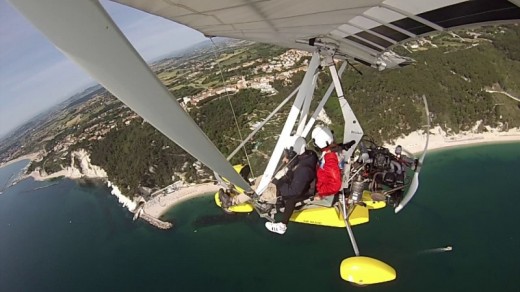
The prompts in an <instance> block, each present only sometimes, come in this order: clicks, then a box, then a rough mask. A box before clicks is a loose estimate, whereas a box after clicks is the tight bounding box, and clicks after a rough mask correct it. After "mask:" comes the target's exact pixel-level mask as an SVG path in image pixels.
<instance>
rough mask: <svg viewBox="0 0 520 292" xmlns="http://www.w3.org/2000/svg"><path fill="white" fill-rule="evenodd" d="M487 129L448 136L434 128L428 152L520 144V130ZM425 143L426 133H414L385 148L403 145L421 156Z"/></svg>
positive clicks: (438, 128) (431, 130)
mask: <svg viewBox="0 0 520 292" xmlns="http://www.w3.org/2000/svg"><path fill="white" fill-rule="evenodd" d="M486 128H487V132H484V133H474V132H473V131H465V132H461V133H459V134H457V135H448V134H447V133H446V132H445V131H443V130H442V129H441V127H439V126H437V127H434V128H432V129H430V141H429V143H428V151H432V150H440V149H445V148H451V147H460V146H468V145H475V144H492V143H506V142H520V128H512V129H509V131H504V132H499V131H498V130H497V129H494V128H490V127H486ZM425 143H426V135H425V133H424V131H414V132H412V133H411V134H410V135H407V136H402V137H399V138H397V139H395V140H394V143H391V144H390V143H387V144H385V145H384V147H387V148H388V149H390V150H391V151H392V152H393V150H394V149H395V147H396V146H397V145H401V146H402V147H403V148H404V149H406V150H407V151H409V152H411V153H414V154H421V153H422V152H423V150H424V145H425Z"/></svg>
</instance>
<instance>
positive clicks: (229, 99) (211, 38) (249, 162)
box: [209, 37, 255, 177]
mask: <svg viewBox="0 0 520 292" xmlns="http://www.w3.org/2000/svg"><path fill="white" fill-rule="evenodd" d="M209 40H210V41H211V43H212V44H213V47H214V50H213V55H214V57H215V62H216V63H217V66H218V70H219V73H220V78H221V79H222V84H224V92H225V93H226V97H227V100H228V102H229V106H230V107H231V112H232V113H233V119H234V121H235V126H236V127H237V130H238V136H239V137H240V141H243V140H244V139H243V138H242V132H241V131H240V127H239V125H238V120H237V117H236V114H235V109H234V108H233V103H232V102H231V98H230V97H229V93H228V85H227V82H226V80H225V79H224V74H223V73H222V66H221V65H220V62H219V61H218V56H217V49H218V47H217V45H216V44H215V42H214V41H213V37H210V38H209ZM243 149H244V154H245V155H246V160H247V164H248V165H249V168H250V169H251V176H252V177H255V174H254V172H253V166H252V165H251V161H250V160H249V155H248V154H247V150H246V147H245V145H244V147H243Z"/></svg>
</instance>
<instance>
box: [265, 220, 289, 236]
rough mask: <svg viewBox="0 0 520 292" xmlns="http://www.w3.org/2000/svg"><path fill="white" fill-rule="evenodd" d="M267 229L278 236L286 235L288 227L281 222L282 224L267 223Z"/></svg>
mask: <svg viewBox="0 0 520 292" xmlns="http://www.w3.org/2000/svg"><path fill="white" fill-rule="evenodd" d="M265 228H267V230H269V231H271V232H274V233H278V234H284V233H285V231H286V230H287V226H286V225H285V224H283V223H282V222H280V223H271V222H265Z"/></svg>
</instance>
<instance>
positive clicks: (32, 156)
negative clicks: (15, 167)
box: [0, 152, 40, 167]
mask: <svg viewBox="0 0 520 292" xmlns="http://www.w3.org/2000/svg"><path fill="white" fill-rule="evenodd" d="M39 155H40V153H38V152H34V153H29V154H25V155H23V156H20V157H18V158H15V159H12V160H9V161H7V162H4V163H0V167H4V166H8V165H10V164H13V163H16V162H18V161H22V160H26V159H28V160H30V162H32V161H34V160H36V159H37V158H38V156H39Z"/></svg>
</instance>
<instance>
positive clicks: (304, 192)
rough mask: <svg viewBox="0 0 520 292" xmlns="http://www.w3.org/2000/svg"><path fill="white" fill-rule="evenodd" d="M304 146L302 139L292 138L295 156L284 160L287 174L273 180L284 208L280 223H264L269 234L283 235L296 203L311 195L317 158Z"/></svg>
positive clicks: (304, 142)
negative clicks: (286, 164)
mask: <svg viewBox="0 0 520 292" xmlns="http://www.w3.org/2000/svg"><path fill="white" fill-rule="evenodd" d="M306 144H307V143H306V141H305V139H303V138H302V137H295V138H294V143H293V145H294V146H293V151H294V152H295V153H294V154H295V156H294V158H292V159H291V158H290V157H287V156H286V157H285V158H284V160H285V162H286V163H288V167H287V172H286V173H285V174H284V175H283V176H282V177H280V178H279V179H274V180H273V183H274V184H275V185H276V189H277V194H278V195H279V197H280V198H281V199H282V200H283V202H284V206H285V208H284V212H283V214H282V220H281V221H280V222H278V223H271V222H266V223H265V227H266V228H267V229H268V230H269V231H271V232H274V233H278V234H284V233H285V231H287V224H288V223H289V219H290V218H291V215H292V214H293V212H294V207H295V206H296V203H298V202H301V201H303V200H305V199H307V198H308V197H309V196H311V195H312V193H313V191H311V190H312V183H313V182H314V181H315V178H316V164H317V162H318V156H317V155H316V153H315V152H314V151H312V150H308V149H307V147H306ZM310 192H312V193H310Z"/></svg>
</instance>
